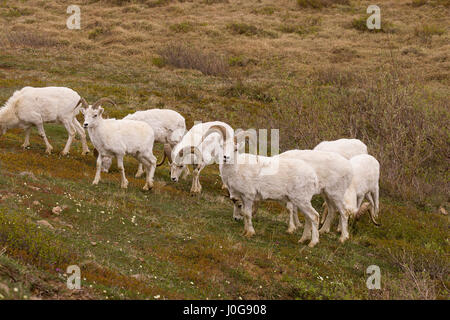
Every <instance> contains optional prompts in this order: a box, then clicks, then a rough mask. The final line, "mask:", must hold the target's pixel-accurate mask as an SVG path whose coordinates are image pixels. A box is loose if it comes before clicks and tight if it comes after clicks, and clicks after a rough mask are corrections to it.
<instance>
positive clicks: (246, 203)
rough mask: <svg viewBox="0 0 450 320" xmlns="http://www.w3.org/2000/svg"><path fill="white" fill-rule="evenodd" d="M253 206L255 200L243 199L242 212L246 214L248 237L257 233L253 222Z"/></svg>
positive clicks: (245, 233) (245, 221) (245, 228)
mask: <svg viewBox="0 0 450 320" xmlns="http://www.w3.org/2000/svg"><path fill="white" fill-rule="evenodd" d="M252 207H253V201H251V200H246V199H245V200H243V208H242V214H243V216H244V236H246V237H248V238H249V237H252V236H253V235H254V234H255V229H254V228H253V224H252Z"/></svg>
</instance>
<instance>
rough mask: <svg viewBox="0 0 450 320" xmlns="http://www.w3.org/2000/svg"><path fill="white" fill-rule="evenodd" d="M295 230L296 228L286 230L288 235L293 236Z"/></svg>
mask: <svg viewBox="0 0 450 320" xmlns="http://www.w3.org/2000/svg"><path fill="white" fill-rule="evenodd" d="M295 230H296V228H289V229H287V230H286V233H289V234H293V233H294V232H295Z"/></svg>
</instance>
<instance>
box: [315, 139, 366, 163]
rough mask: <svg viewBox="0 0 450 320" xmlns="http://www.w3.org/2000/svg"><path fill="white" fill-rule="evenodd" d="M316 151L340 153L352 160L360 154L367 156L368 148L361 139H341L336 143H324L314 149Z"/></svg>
mask: <svg viewBox="0 0 450 320" xmlns="http://www.w3.org/2000/svg"><path fill="white" fill-rule="evenodd" d="M314 150H316V151H328V152H336V153H339V154H340V155H341V156H343V157H344V158H346V159H348V160H350V159H351V158H353V157H354V156H357V155H359V154H367V153H368V152H367V146H366V145H365V144H364V143H363V142H362V141H361V140H359V139H339V140H334V141H322V142H321V143H319V144H318V145H317V146H315V147H314Z"/></svg>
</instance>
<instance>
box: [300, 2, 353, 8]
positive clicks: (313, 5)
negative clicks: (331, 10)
mask: <svg viewBox="0 0 450 320" xmlns="http://www.w3.org/2000/svg"><path fill="white" fill-rule="evenodd" d="M297 4H298V5H299V6H300V7H302V8H314V9H321V8H326V7H331V6H333V5H345V6H348V5H350V0H297Z"/></svg>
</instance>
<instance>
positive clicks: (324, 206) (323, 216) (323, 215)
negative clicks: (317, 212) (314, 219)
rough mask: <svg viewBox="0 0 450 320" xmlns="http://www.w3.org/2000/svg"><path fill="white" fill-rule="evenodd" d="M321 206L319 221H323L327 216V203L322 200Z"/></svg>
mask: <svg viewBox="0 0 450 320" xmlns="http://www.w3.org/2000/svg"><path fill="white" fill-rule="evenodd" d="M322 208H323V212H322V219H320V223H322V224H323V223H325V219H326V218H327V215H328V205H327V202H326V201H324V202H323V204H322Z"/></svg>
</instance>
